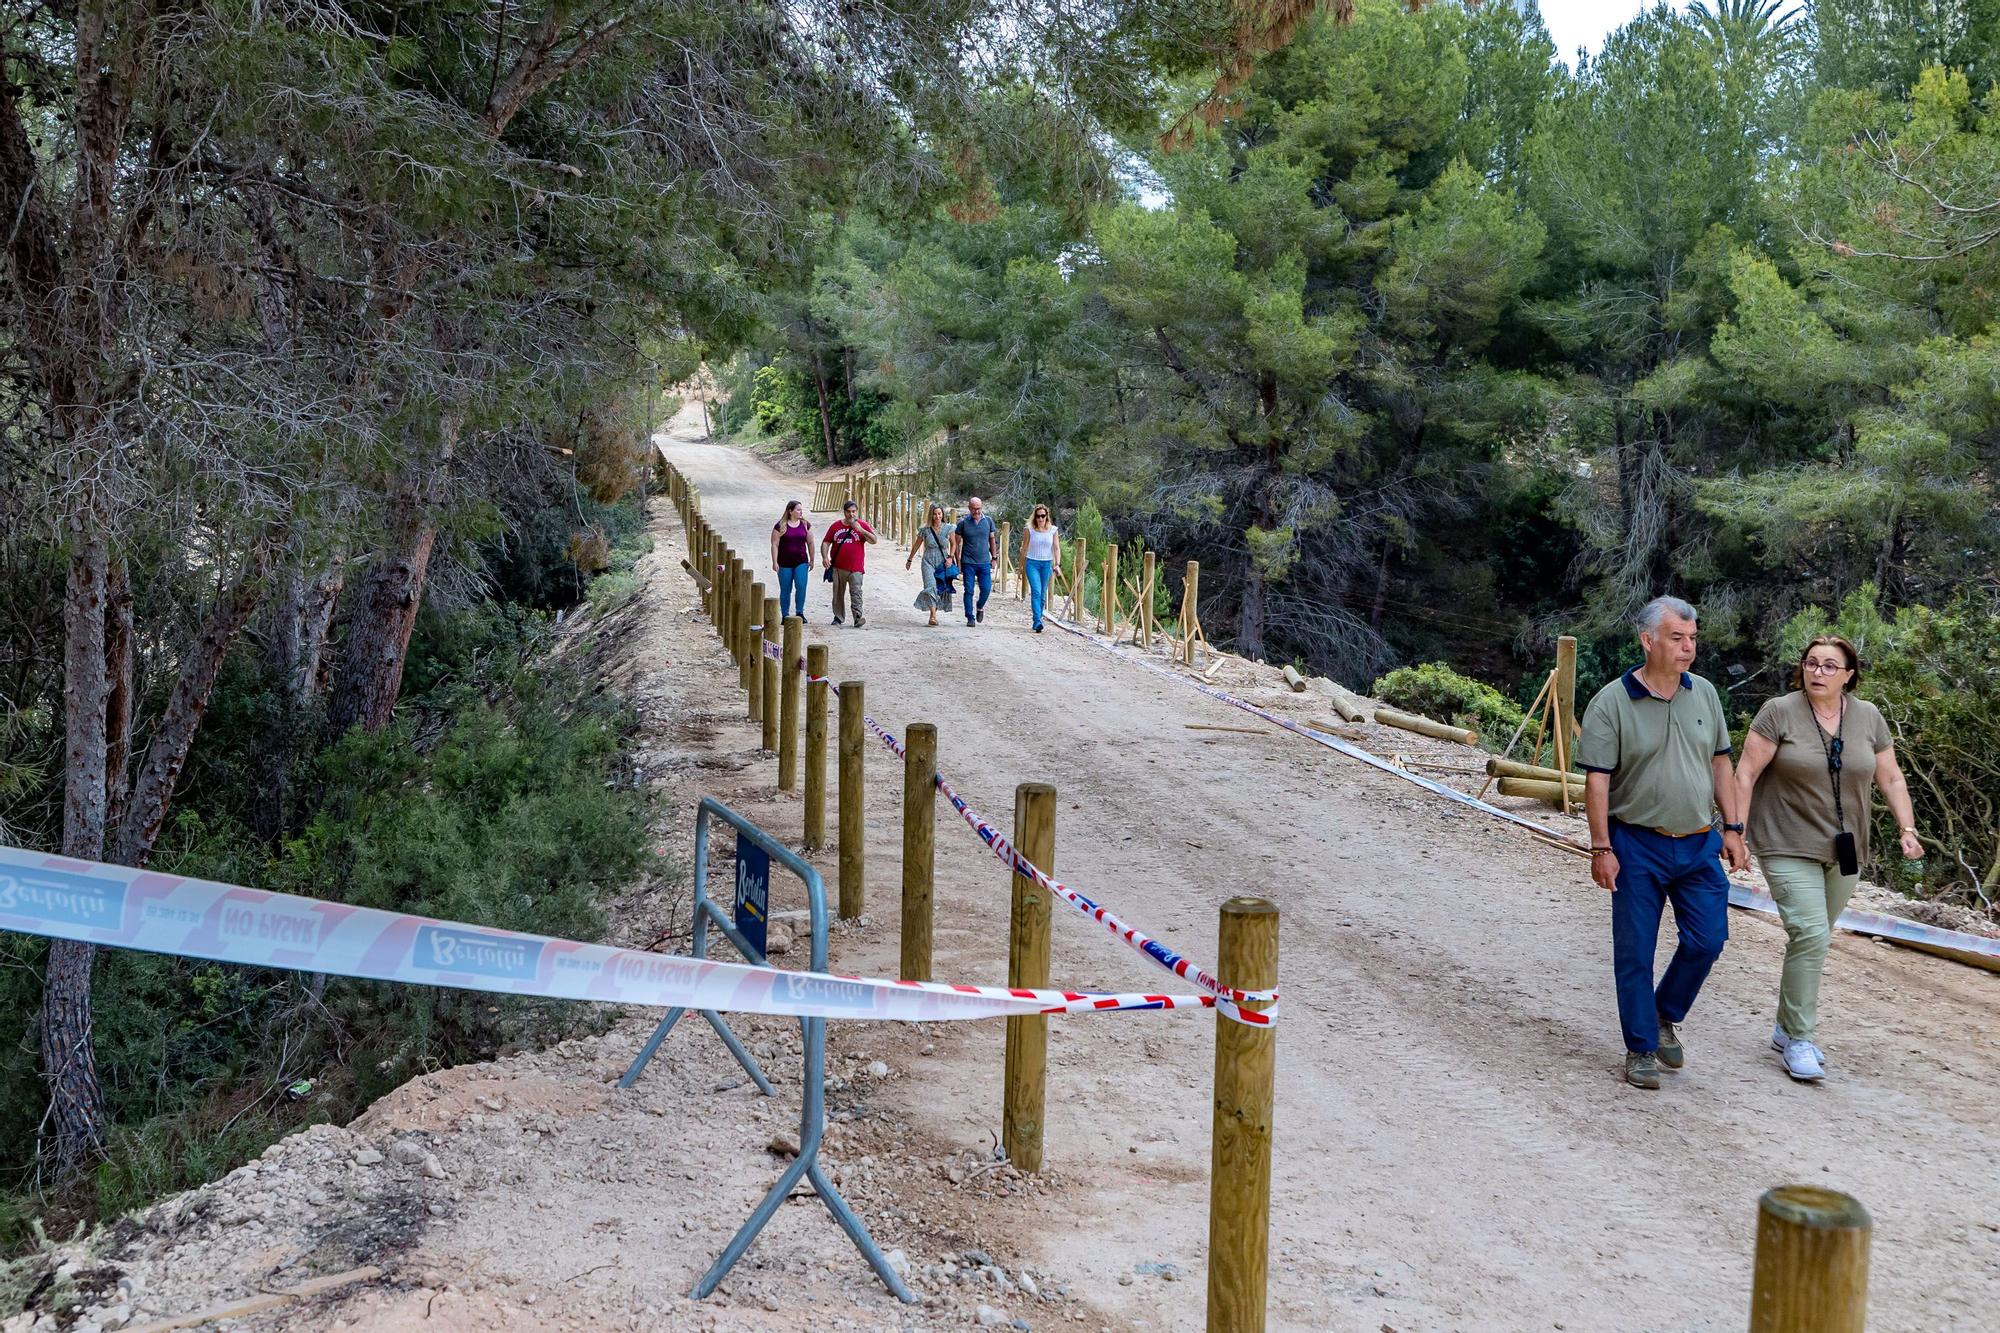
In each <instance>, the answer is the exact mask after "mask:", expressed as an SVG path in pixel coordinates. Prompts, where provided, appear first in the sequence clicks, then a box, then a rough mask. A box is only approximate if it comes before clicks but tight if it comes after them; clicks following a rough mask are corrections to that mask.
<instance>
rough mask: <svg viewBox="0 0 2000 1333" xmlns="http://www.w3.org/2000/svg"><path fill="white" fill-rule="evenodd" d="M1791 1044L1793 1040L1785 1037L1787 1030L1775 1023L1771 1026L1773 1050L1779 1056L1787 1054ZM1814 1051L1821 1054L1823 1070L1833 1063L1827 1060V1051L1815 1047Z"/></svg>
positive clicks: (1820, 1059)
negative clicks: (1787, 1048) (1786, 1049)
mask: <svg viewBox="0 0 2000 1333" xmlns="http://www.w3.org/2000/svg"><path fill="white" fill-rule="evenodd" d="M1791 1043H1792V1039H1791V1038H1790V1037H1788V1036H1786V1035H1785V1030H1784V1029H1783V1028H1781V1027H1779V1026H1778V1025H1777V1024H1776V1023H1773V1024H1772V1025H1771V1049H1772V1050H1774V1051H1776V1052H1777V1053H1778V1054H1780V1055H1783V1054H1784V1053H1785V1047H1787V1046H1789V1045H1791ZM1813 1050H1815V1051H1818V1052H1819V1063H1820V1067H1821V1068H1822V1069H1824V1068H1825V1067H1826V1066H1827V1065H1828V1064H1830V1063H1831V1062H1830V1061H1829V1060H1828V1059H1827V1058H1826V1052H1825V1051H1821V1050H1820V1049H1819V1047H1818V1046H1814V1047H1813Z"/></svg>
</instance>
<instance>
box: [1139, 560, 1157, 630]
mask: <svg viewBox="0 0 2000 1333" xmlns="http://www.w3.org/2000/svg"><path fill="white" fill-rule="evenodd" d="M1139 570H1140V573H1139V606H1138V612H1139V646H1140V647H1141V648H1144V649H1145V650H1146V651H1147V652H1151V651H1153V579H1154V578H1155V577H1156V576H1157V575H1158V573H1159V570H1158V569H1157V568H1156V567H1155V560H1154V556H1153V553H1152V552H1151V551H1148V552H1146V558H1145V559H1144V560H1142V561H1140V563H1139Z"/></svg>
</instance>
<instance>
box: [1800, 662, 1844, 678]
mask: <svg viewBox="0 0 2000 1333" xmlns="http://www.w3.org/2000/svg"><path fill="white" fill-rule="evenodd" d="M1804 669H1805V670H1806V671H1808V672H1810V673H1812V674H1813V675H1815V676H1837V675H1839V674H1840V673H1841V672H1843V671H1851V670H1853V668H1852V667H1850V666H1848V665H1847V663H1845V662H1822V661H1820V660H1818V659H1817V658H1807V659H1806V662H1805V668H1804Z"/></svg>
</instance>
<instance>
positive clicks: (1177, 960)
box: [797, 659, 1278, 1027]
mask: <svg viewBox="0 0 2000 1333" xmlns="http://www.w3.org/2000/svg"><path fill="white" fill-rule="evenodd" d="M797 665H798V666H799V667H800V668H801V669H802V670H803V668H804V666H805V663H804V659H800V661H799V662H798V663H797ZM806 679H807V680H810V681H814V682H816V683H820V684H824V685H825V686H826V687H827V688H828V689H830V690H832V691H833V692H834V693H835V694H839V693H840V686H838V685H836V684H835V683H834V682H833V681H831V680H828V679H827V678H826V677H825V676H814V675H811V674H810V673H808V674H807V676H806ZM861 720H862V722H863V723H864V724H865V725H866V726H867V728H868V730H869V731H871V732H873V733H874V735H875V738H876V739H877V740H879V741H881V742H882V744H883V745H884V746H886V747H888V749H889V752H890V753H891V754H894V755H896V756H897V757H898V758H902V757H904V756H905V754H906V751H905V750H904V748H903V743H902V742H901V741H899V740H897V739H896V737H895V735H894V734H893V733H891V732H890V731H889V730H888V729H887V728H886V727H884V726H882V724H881V723H879V722H877V721H876V720H875V719H874V718H872V717H869V716H867V715H866V714H863V715H862V718H861ZM931 782H932V783H933V784H934V785H935V786H936V787H937V789H938V791H940V792H942V793H943V794H944V798H945V799H946V800H947V801H949V802H951V808H952V809H954V810H956V811H958V813H959V815H960V817H962V818H963V819H964V820H965V822H966V823H967V824H968V825H969V826H970V827H971V829H972V831H973V832H974V833H975V834H977V835H978V836H979V840H980V841H981V842H983V843H985V844H986V845H987V846H988V847H990V848H992V849H993V854H994V855H995V856H997V857H999V858H1000V863H1001V864H1002V865H1004V866H1006V867H1007V868H1008V869H1009V870H1014V871H1018V872H1019V873H1020V874H1023V875H1026V876H1027V877H1028V878H1029V879H1032V880H1034V881H1035V883H1037V884H1039V885H1041V886H1042V887H1043V888H1044V889H1047V890H1048V891H1049V892H1050V893H1052V894H1054V895H1055V896H1056V897H1058V898H1060V899H1061V900H1062V901H1064V902H1066V903H1068V904H1069V905H1070V906H1071V907H1074V908H1075V909H1076V910H1077V911H1078V912H1081V913H1082V914H1083V915H1084V916H1087V917H1089V918H1090V919H1091V920H1093V921H1095V922H1098V923H1099V924H1100V925H1102V926H1103V927H1104V928H1105V929H1107V930H1109V931H1110V932H1111V933H1112V934H1113V935H1115V936H1117V937H1118V938H1119V939H1121V940H1123V941H1125V943H1127V944H1129V945H1131V946H1132V947H1133V948H1134V949H1136V950H1138V951H1139V953H1141V954H1143V955H1144V956H1145V957H1147V958H1149V959H1151V960H1152V961H1153V962H1155V963H1157V964H1159V965H1160V966H1161V967H1163V968H1165V969H1166V970H1167V971H1169V972H1171V973H1173V974H1174V975H1175V976H1177V977H1180V978H1181V979H1182V980H1184V981H1190V982H1193V983H1194V984H1195V985H1197V986H1199V987H1201V989H1202V990H1203V991H1205V992H1207V994H1208V997H1209V998H1210V999H1211V1000H1212V1001H1213V1002H1214V1006H1215V1010H1216V1012H1217V1013H1220V1014H1222V1015H1223V1016H1224V1017H1226V1018H1232V1019H1235V1020H1236V1021H1237V1022H1239V1023H1243V1024H1246V1025H1247V1026H1250V1027H1267V1026H1269V1025H1270V1024H1271V1023H1272V1022H1273V1021H1274V1020H1276V1018H1277V1016H1278V992H1276V991H1274V990H1271V991H1246V990H1238V989H1236V988H1235V987H1232V986H1225V985H1223V984H1222V983H1221V982H1219V981H1217V980H1216V979H1215V978H1214V977H1213V976H1211V975H1210V974H1209V973H1208V971H1207V970H1206V969H1204V968H1201V967H1198V966H1196V965H1195V964H1194V963H1193V962H1190V961H1189V960H1188V959H1187V958H1184V957H1182V956H1181V955H1180V954H1179V953H1176V952H1175V951H1174V950H1172V949H1169V948H1168V947H1167V946H1166V945H1164V944H1161V943H1160V942H1159V941H1158V940H1156V939H1153V938H1152V937H1151V936H1149V935H1147V934H1145V933H1144V932H1143V931H1140V930H1138V929H1135V928H1134V927H1132V926H1128V925H1126V924H1125V922H1123V921H1121V920H1120V919H1119V918H1118V917H1117V915H1116V914H1114V913H1112V912H1110V911H1108V910H1107V909H1105V908H1103V907H1101V906H1099V905H1098V904H1097V903H1095V902H1092V901H1091V900H1090V899H1089V898H1087V897H1085V896H1084V895H1083V894H1081V893H1078V892H1077V891H1076V890H1075V889H1072V888H1070V887H1069V886H1068V885H1067V884H1064V883H1063V882H1062V881H1061V880H1058V879H1054V878H1052V877H1050V876H1049V875H1047V874H1044V873H1043V872H1042V870H1041V869H1040V868H1039V867H1037V866H1036V865H1035V863H1034V862H1032V861H1030V860H1029V859H1028V858H1027V857H1025V856H1023V855H1021V853H1020V852H1019V851H1018V850H1016V848H1015V847H1014V844H1013V843H1011V842H1009V841H1008V840H1007V838H1006V837H1005V836H1004V835H1003V834H1002V833H1001V832H1000V830H999V829H997V828H995V827H993V825H992V824H990V823H988V822H987V821H986V820H985V819H984V818H982V817H981V816H980V814H979V812H978V811H976V810H974V809H973V808H972V807H971V806H970V805H968V804H967V803H966V801H965V798H964V797H962V796H960V795H959V794H958V792H957V791H956V790H955V789H953V787H952V785H951V784H950V783H949V782H947V781H945V778H944V775H943V774H942V773H933V774H932V775H931ZM1246 1004H1268V1005H1269V1006H1270V1007H1269V1008H1268V1009H1245V1008H1244V1007H1243V1006H1244V1005H1246Z"/></svg>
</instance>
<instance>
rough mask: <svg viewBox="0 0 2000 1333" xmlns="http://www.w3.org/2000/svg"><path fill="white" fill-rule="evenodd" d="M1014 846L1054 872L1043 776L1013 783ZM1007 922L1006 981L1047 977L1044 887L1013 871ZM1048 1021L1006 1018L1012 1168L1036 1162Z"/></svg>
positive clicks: (1041, 983)
mask: <svg viewBox="0 0 2000 1333" xmlns="http://www.w3.org/2000/svg"><path fill="white" fill-rule="evenodd" d="M1014 847H1015V849H1016V850H1018V851H1019V852H1020V854H1021V855H1022V856H1023V857H1025V858H1026V859H1027V860H1028V862H1029V863H1030V864H1032V865H1033V866H1034V867H1035V868H1036V869H1037V870H1039V871H1041V872H1042V873H1043V874H1045V875H1053V874H1054V873H1055V861H1056V789H1055V788H1054V787H1051V786H1049V785H1048V784H1047V783H1046V782H1024V783H1022V784H1021V785H1020V786H1018V787H1016V788H1014ZM1013 882H1014V906H1013V912H1012V914H1011V915H1010V916H1009V918H1008V926H1007V984H1008V985H1009V986H1027V987H1034V988H1042V987H1046V986H1047V985H1048V984H1049V893H1048V890H1047V889H1044V888H1043V887H1042V886H1041V885H1040V884H1037V883H1036V882H1035V881H1034V880H1032V879H1030V878H1029V877H1028V876H1026V875H1024V874H1022V873H1021V872H1020V871H1018V870H1016V871H1015V872H1014V875H1013ZM1048 1083H1049V1020H1048V1018H1047V1016H1046V1015H1043V1014H1015V1015H1013V1016H1011V1017H1009V1018H1008V1019H1007V1073H1006V1092H1005V1098H1006V1101H1005V1106H1004V1108H1003V1110H1004V1114H1003V1116H1002V1118H1001V1122H1000V1133H1001V1144H1002V1146H1003V1147H1004V1148H1005V1149H1006V1151H1007V1160H1008V1161H1009V1162H1011V1163H1013V1164H1014V1166H1015V1168H1016V1169H1017V1170H1021V1171H1039V1170H1041V1169H1042V1127H1043V1121H1044V1115H1045V1108H1046V1106H1047V1104H1048Z"/></svg>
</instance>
